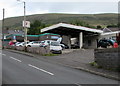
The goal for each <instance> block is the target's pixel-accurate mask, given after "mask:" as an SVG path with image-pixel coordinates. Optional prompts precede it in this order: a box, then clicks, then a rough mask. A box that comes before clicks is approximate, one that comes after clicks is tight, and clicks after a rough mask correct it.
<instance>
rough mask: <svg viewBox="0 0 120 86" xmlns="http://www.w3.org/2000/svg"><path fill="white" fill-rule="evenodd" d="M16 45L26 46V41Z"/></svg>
mask: <svg viewBox="0 0 120 86" xmlns="http://www.w3.org/2000/svg"><path fill="white" fill-rule="evenodd" d="M16 46H21V47H23V46H25V42H20V43H17V44H16Z"/></svg>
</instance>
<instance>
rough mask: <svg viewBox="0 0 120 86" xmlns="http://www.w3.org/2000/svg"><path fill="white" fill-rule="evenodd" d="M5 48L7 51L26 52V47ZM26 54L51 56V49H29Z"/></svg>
mask: <svg viewBox="0 0 120 86" xmlns="http://www.w3.org/2000/svg"><path fill="white" fill-rule="evenodd" d="M5 48H7V49H14V50H19V51H25V47H20V46H6V47H5ZM26 50H27V51H26V52H29V53H34V54H40V55H44V54H50V48H49V46H47V47H27V49H26Z"/></svg>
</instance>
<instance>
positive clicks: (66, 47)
mask: <svg viewBox="0 0 120 86" xmlns="http://www.w3.org/2000/svg"><path fill="white" fill-rule="evenodd" d="M60 46H61V47H62V49H69V46H68V45H66V44H64V43H62V44H60Z"/></svg>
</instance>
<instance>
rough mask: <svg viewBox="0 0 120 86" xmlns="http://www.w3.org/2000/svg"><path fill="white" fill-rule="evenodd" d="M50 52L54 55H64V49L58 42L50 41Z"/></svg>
mask: <svg viewBox="0 0 120 86" xmlns="http://www.w3.org/2000/svg"><path fill="white" fill-rule="evenodd" d="M49 46H50V51H51V52H52V53H59V54H61V53H62V47H61V46H60V43H59V42H57V41H50V45H49Z"/></svg>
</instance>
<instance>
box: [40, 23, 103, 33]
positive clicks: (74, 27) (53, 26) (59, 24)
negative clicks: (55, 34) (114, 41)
mask: <svg viewBox="0 0 120 86" xmlns="http://www.w3.org/2000/svg"><path fill="white" fill-rule="evenodd" d="M59 27H65V28H71V29H74V30H79V31H88V32H94V33H103V31H102V30H97V29H93V28H88V27H83V26H76V25H72V24H66V23H58V24H55V25H52V26H49V27H46V28H43V29H41V32H46V31H49V30H53V29H57V28H59Z"/></svg>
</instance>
